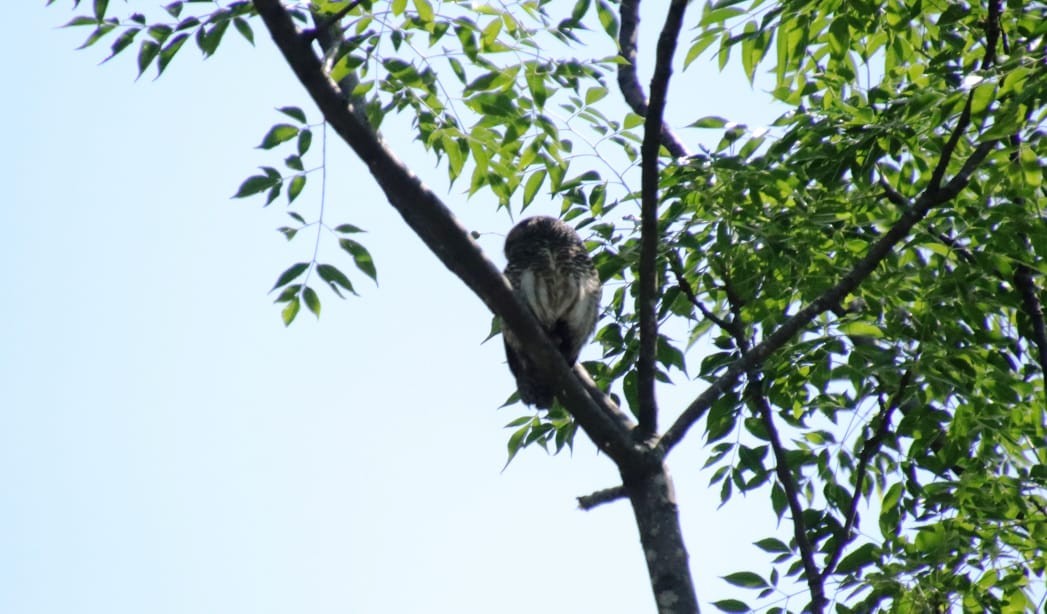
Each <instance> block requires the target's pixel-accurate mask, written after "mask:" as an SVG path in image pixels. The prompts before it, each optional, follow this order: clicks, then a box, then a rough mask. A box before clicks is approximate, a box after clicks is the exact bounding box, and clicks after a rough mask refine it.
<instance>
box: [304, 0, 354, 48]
mask: <svg viewBox="0 0 1047 614" xmlns="http://www.w3.org/2000/svg"><path fill="white" fill-rule="evenodd" d="M361 4H363V0H353V1H352V2H350V3H349V4H346V5H345V6H344V7H342V8H340V9H338V12H337V13H335V14H333V15H331V16H330V17H324V16H323V15H322V14H321V13H317V12H316V11H313V23H314V24H315V27H314V28H312V29H309V30H306V31H304V32H302V37H303V38H304V39H305V41H306V42H308V43H311V42H313V41H314V40H317V39H323V38H324V37H326V36H328V32H329V30H330V28H331V26H334V25H337V24H338V22H340V21H341V20H342V19H344V18H345V16H346V15H348V14H349V13H351V12H352V11H353V9H355V8H356V7H358V6H360V5H361ZM321 44H322V40H321ZM322 46H323V47H324V48H325V49H327V47H328V45H326V44H322Z"/></svg>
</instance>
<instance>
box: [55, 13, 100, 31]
mask: <svg viewBox="0 0 1047 614" xmlns="http://www.w3.org/2000/svg"><path fill="white" fill-rule="evenodd" d="M97 25H98V20H97V19H95V18H94V17H86V16H84V15H81V16H79V17H73V18H72V19H71V20H69V21H68V22H67V23H66V24H65V25H63V26H62V27H63V28H72V27H75V26H97Z"/></svg>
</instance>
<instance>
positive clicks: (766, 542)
mask: <svg viewBox="0 0 1047 614" xmlns="http://www.w3.org/2000/svg"><path fill="white" fill-rule="evenodd" d="M754 543H755V544H756V547H757V548H759V549H760V550H763V551H764V552H775V553H780V552H790V550H789V546H786V545H785V543H784V542H782V540H780V539H775V538H773V537H766V538H764V539H761V540H760V541H758V542H754Z"/></svg>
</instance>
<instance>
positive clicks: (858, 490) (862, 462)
mask: <svg viewBox="0 0 1047 614" xmlns="http://www.w3.org/2000/svg"><path fill="white" fill-rule="evenodd" d="M911 380H912V368H911V367H910V368H909V369H906V370H905V373H903V374H902V377H901V379H900V380H899V381H898V388H897V389H896V390H895V391H894V394H892V395H891V398H890V400H889V401H888V402H887V404H886V405H883V406H882V407H881V408H880V413H879V415H878V416H877V417H876V420H877V424H876V430H875V431H873V434H872V435H870V436H869V437H868V438H867V439H866V440H865V443H863V444H862V450H861V452H859V453H858V466H857V467H856V468H855V472H854V492H853V493H851V502H850V505H848V507H847V517H846V519H844V524H843V528H842V529H840V532H839V533H838V534H837V538H836V548H835V549H834V550H833V552H832V554H830V555H829V558H828V560H826V562H825V567H824V568H823V569H822V578H823V579H824V578H826V577H828V576H830V575H831V574H832V572H833V569H835V568H836V565H837V563H839V562H840V557H841V556H843V550H844V547H846V546H847V544H849V543H851V540H852V539H854V536H853V535H852V534H851V531H852V530H853V529H854V524H855V522H856V521H857V519H858V504H859V502H860V501H861V496H862V488H863V486H864V484H865V474H866V472H867V471H868V470H869V462H870V461H871V460H872V457H873V455H874V454H876V452H878V451H879V449H880V446H882V445H883V440H884V438H886V437H887V434H888V433H889V432H890V429H891V415H892V414H893V413H894V412H895V410H897V409H898V408H899V407H900V406H901V403H902V397H903V395H904V394H905V389H906V388H907V387H908V386H909V382H910V381H911Z"/></svg>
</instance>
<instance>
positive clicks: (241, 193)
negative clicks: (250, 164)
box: [233, 175, 280, 198]
mask: <svg viewBox="0 0 1047 614" xmlns="http://www.w3.org/2000/svg"><path fill="white" fill-rule="evenodd" d="M279 181H280V180H279V179H276V180H275V181H274V180H273V178H272V177H269V176H267V175H252V176H250V177H248V178H247V179H245V180H244V182H243V183H241V184H240V188H239V189H238V190H237V191H236V194H233V198H244V197H245V196H251V195H252V194H258V193H259V192H264V191H265V190H268V189H270V188H272V187H273V185H274V184H275V183H279Z"/></svg>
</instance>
